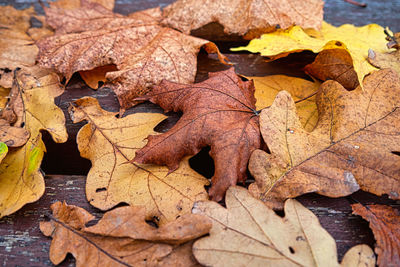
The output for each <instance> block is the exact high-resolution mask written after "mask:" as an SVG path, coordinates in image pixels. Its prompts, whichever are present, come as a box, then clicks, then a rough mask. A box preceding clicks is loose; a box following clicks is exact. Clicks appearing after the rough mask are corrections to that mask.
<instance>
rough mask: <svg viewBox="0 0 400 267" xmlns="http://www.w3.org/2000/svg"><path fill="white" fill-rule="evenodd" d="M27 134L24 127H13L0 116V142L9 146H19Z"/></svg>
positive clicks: (27, 136) (27, 137) (24, 141)
mask: <svg viewBox="0 0 400 267" xmlns="http://www.w3.org/2000/svg"><path fill="white" fill-rule="evenodd" d="M29 136H30V133H29V132H28V131H27V130H26V129H24V128H20V127H13V126H11V125H10V123H9V122H8V121H6V120H5V119H1V118H0V143H5V144H6V145H7V146H9V147H19V146H23V145H24V144H25V143H26V142H27V141H28V139H29ZM0 157H1V156H0Z"/></svg>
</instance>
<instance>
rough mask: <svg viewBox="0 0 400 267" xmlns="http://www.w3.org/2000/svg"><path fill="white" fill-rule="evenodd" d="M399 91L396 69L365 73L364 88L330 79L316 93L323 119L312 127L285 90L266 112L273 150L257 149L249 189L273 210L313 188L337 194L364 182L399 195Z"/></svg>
mask: <svg viewBox="0 0 400 267" xmlns="http://www.w3.org/2000/svg"><path fill="white" fill-rule="evenodd" d="M399 92H400V84H399V78H398V76H397V74H396V73H395V72H394V71H392V70H381V71H377V72H373V73H372V74H371V75H369V76H367V77H366V78H365V80H364V90H362V89H361V87H357V89H355V90H354V91H351V92H349V91H347V90H346V89H344V88H343V87H342V86H341V85H340V84H339V83H337V82H335V81H327V82H325V83H324V84H322V86H321V87H320V90H319V92H318V94H317V106H318V111H319V121H318V124H317V126H316V128H315V129H314V130H313V131H312V132H310V133H309V132H307V131H305V130H304V129H303V127H302V125H301V123H300V121H299V118H298V117H297V114H296V108H295V105H294V102H293V99H292V98H291V97H290V95H289V94H288V93H287V92H284V91H283V92H280V93H279V94H278V96H277V97H276V99H275V101H274V104H273V105H272V106H271V107H270V108H269V109H266V110H263V111H262V112H261V118H260V124H261V133H262V136H263V138H264V141H265V142H266V144H267V145H268V148H269V149H270V151H271V154H267V153H266V152H264V151H261V150H257V151H255V152H254V153H253V154H252V156H251V158H250V163H249V169H250V172H251V173H252V174H253V176H254V178H255V180H256V183H253V184H251V185H250V187H249V190H250V191H251V193H252V194H253V195H254V196H256V197H259V198H260V199H262V200H263V201H265V202H266V204H267V205H268V206H270V207H274V208H281V207H282V204H283V202H284V200H285V199H287V198H294V197H296V196H299V195H302V194H305V193H309V192H316V193H318V194H321V195H325V196H329V197H340V196H346V195H349V194H351V193H353V192H355V191H357V190H358V189H360V188H361V189H362V190H364V191H367V192H371V193H374V194H376V195H382V194H388V195H389V197H390V198H393V199H399V198H400V161H399V158H398V156H397V155H395V154H394V153H392V152H393V151H400V146H399V144H400V139H399V138H400V136H399V133H398V127H399V126H398V123H399V119H400V117H399V116H400V109H399V106H400V94H399ZM355 103H357V104H355Z"/></svg>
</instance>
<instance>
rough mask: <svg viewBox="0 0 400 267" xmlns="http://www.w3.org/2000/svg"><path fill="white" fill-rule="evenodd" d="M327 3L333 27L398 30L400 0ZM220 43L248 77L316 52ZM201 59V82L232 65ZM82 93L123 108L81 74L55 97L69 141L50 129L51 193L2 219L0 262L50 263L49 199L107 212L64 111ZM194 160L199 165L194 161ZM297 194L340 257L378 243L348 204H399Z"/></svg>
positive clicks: (293, 69) (27, 0) (141, 1)
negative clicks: (91, 191)
mask: <svg viewBox="0 0 400 267" xmlns="http://www.w3.org/2000/svg"><path fill="white" fill-rule="evenodd" d="M43 2H44V1H43ZM171 2H173V0H147V1H146V0H132V1H129V0H117V1H116V3H117V4H116V7H115V11H116V12H120V13H123V14H128V13H131V12H134V11H137V10H140V9H146V8H151V7H155V6H158V5H160V6H162V7H163V6H165V5H167V4H169V3H171ZM326 2H327V3H326V4H325V19H326V20H327V21H328V22H330V23H332V24H334V25H340V24H343V23H352V24H356V25H363V24H368V23H378V24H381V25H382V26H389V27H390V28H391V29H392V30H393V31H400V16H398V10H400V1H388V0H384V1H372V0H371V1H364V2H366V3H367V4H368V7H367V8H359V7H355V6H352V5H350V4H348V3H345V2H344V1H343V0H329V1H326ZM0 4H12V5H14V6H16V7H18V8H26V7H28V6H29V5H31V4H34V5H35V7H36V9H37V10H39V11H40V5H39V4H38V1H37V0H0ZM219 41H220V42H218V44H219V45H220V46H221V50H222V51H223V52H225V53H227V56H228V57H229V58H230V60H231V61H232V62H233V63H234V66H235V69H236V71H237V72H238V73H240V74H243V75H247V76H261V75H267V74H281V73H286V74H287V73H290V74H291V75H295V76H303V77H304V74H303V73H302V72H301V68H302V66H304V64H306V63H307V62H309V61H310V60H312V59H313V57H314V55H312V54H311V53H306V54H301V55H293V56H291V57H290V58H289V59H282V60H280V61H279V62H274V63H265V62H264V61H263V60H262V58H261V57H260V56H258V55H251V54H244V53H238V54H229V47H231V46H237V45H238V44H239V43H227V42H221V40H219ZM198 59H199V63H198V75H197V77H196V81H201V80H204V79H205V78H206V77H207V73H208V72H212V71H218V70H223V69H226V68H227V66H224V65H221V64H220V63H219V62H218V61H217V60H216V57H215V56H212V55H211V56H209V55H207V54H205V53H201V54H200V55H199V57H198ZM85 95H87V96H95V97H97V98H98V99H99V100H100V103H101V105H102V106H103V108H105V109H107V110H110V111H118V109H119V106H118V101H117V100H116V97H115V95H114V93H113V92H112V91H110V90H109V89H108V88H102V89H100V90H98V91H93V90H91V89H89V88H88V87H87V86H85V85H84V84H83V82H82V81H81V80H80V78H79V76H78V75H76V76H75V77H74V78H73V79H72V81H71V82H70V84H69V85H68V86H67V90H66V92H65V93H64V94H63V95H62V96H60V97H59V98H58V99H57V100H56V101H57V104H58V105H59V106H60V107H61V108H62V109H63V110H64V112H65V113H66V118H67V128H68V133H69V141H68V142H67V143H66V144H55V143H53V142H52V141H51V139H50V137H49V136H48V135H46V134H45V143H46V146H47V149H48V153H47V155H46V157H45V160H44V162H43V164H42V169H43V170H44V171H45V172H46V173H47V174H52V175H48V176H46V179H45V180H46V192H45V195H44V196H43V197H42V198H41V199H40V200H39V201H38V202H36V203H32V204H28V205H26V206H25V207H24V208H22V209H21V210H20V211H18V212H17V213H15V214H13V215H11V216H8V217H5V218H3V219H0V266H52V264H51V262H50V261H49V257H48V252H49V246H50V239H49V238H47V237H45V236H43V235H42V234H41V233H40V230H39V221H40V220H45V215H46V214H49V213H50V209H49V206H50V205H51V203H53V202H55V201H64V200H65V201H67V203H68V204H75V205H79V206H81V207H83V208H85V209H87V210H88V211H90V212H92V213H94V214H96V216H97V217H100V216H101V214H102V213H101V211H99V210H97V209H95V208H93V207H91V206H90V205H89V203H88V202H87V201H86V198H85V190H84V188H85V176H84V175H85V174H86V173H87V172H88V170H89V168H90V162H89V161H88V160H85V159H82V158H81V157H80V156H79V152H78V151H77V148H76V143H75V137H76V134H77V132H78V130H79V129H80V128H81V127H82V125H83V124H84V123H79V124H75V125H74V124H72V122H71V120H70V118H69V116H68V114H67V108H68V105H69V103H70V102H71V101H73V100H75V99H78V98H80V97H82V96H85ZM134 112H162V110H161V109H160V108H159V107H157V106H155V105H152V104H149V103H144V104H141V105H139V106H137V107H135V108H133V109H131V110H128V111H127V114H130V113H134ZM178 117H179V116H178V115H176V114H172V115H171V116H170V117H169V118H168V119H167V121H166V122H164V123H163V124H162V125H161V126H160V127H158V130H160V131H163V130H166V129H168V127H170V126H171V125H172V124H173V123H174V122H175V121H176V119H177V118H178ZM196 158H197V159H198V160H197V162H198V161H199V160H209V158H208V157H207V153H206V152H205V151H203V152H202V154H201V155H200V156H197V157H196ZM194 165H196V161H195V162H194ZM197 165H204V164H197ZM196 169H197V170H198V171H200V172H202V173H204V174H205V175H206V176H208V177H209V176H210V175H211V173H212V170H210V169H209V168H208V169H204V168H203V169H202V168H200V167H197V168H196ZM55 174H58V175H55ZM59 174H61V175H59ZM299 200H300V201H301V202H302V203H303V204H304V205H305V206H306V207H308V208H310V209H311V210H312V211H313V212H314V213H315V214H316V215H317V216H318V218H319V219H320V221H321V224H322V226H323V227H324V228H326V229H327V230H328V232H329V233H330V234H331V235H332V236H333V237H334V238H335V240H336V243H337V247H338V254H339V258H342V256H343V255H344V253H345V252H346V251H347V250H348V249H349V248H350V247H352V246H354V245H356V244H361V243H366V244H368V245H370V246H373V245H374V239H373V235H372V232H371V231H370V230H369V228H368V224H367V222H365V221H364V220H362V219H361V218H360V217H358V216H354V215H351V208H350V203H351V202H354V201H359V202H361V203H362V204H371V203H380V204H388V205H391V206H393V207H396V208H400V202H397V203H396V202H395V201H391V200H388V199H387V198H381V197H376V196H373V195H371V194H367V193H363V192H357V193H355V194H353V195H352V196H351V197H347V198H338V199H329V198H325V197H321V196H318V195H315V194H309V195H306V196H302V197H300V198H299ZM61 266H74V259H73V258H72V256H69V257H68V258H67V260H66V261H64V262H63V263H62V264H61Z"/></svg>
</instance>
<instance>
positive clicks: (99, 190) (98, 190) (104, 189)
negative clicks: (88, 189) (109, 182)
mask: <svg viewBox="0 0 400 267" xmlns="http://www.w3.org/2000/svg"><path fill="white" fill-rule="evenodd" d="M103 191H107V188H105V187H102V188H97V189H96V193H99V192H103Z"/></svg>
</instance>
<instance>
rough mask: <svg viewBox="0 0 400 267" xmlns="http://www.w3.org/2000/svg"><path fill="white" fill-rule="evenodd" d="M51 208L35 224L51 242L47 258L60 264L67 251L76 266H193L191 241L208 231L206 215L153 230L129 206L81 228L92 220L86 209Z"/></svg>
mask: <svg viewBox="0 0 400 267" xmlns="http://www.w3.org/2000/svg"><path fill="white" fill-rule="evenodd" d="M51 209H52V210H53V216H52V217H51V220H50V221H49V222H40V230H41V231H42V233H43V234H44V235H46V236H51V237H52V238H53V240H52V243H51V246H50V260H51V261H52V263H53V264H60V263H61V262H62V261H63V260H64V259H65V257H66V256H67V253H71V254H72V255H73V256H74V257H75V259H76V266H77V267H80V266H85V267H91V266H93V267H94V266H100V265H101V266H104V267H115V266H182V267H184V266H197V265H198V264H197V262H196V261H195V259H194V258H193V256H192V252H191V250H190V248H191V244H192V241H191V240H194V239H196V238H198V237H200V236H202V235H204V234H206V233H208V231H209V229H210V228H211V223H210V221H209V219H208V218H207V217H205V216H201V215H195V214H186V215H184V216H182V217H180V218H178V219H177V220H175V221H172V222H170V223H168V224H166V225H163V226H160V227H159V228H155V227H152V226H150V225H149V224H147V223H146V221H145V214H146V212H145V210H144V209H143V208H141V207H133V206H128V207H120V208H117V209H114V210H112V211H109V212H108V213H106V214H105V215H104V216H103V218H102V219H100V221H99V222H98V223H97V224H96V225H94V226H91V227H86V226H85V225H86V224H87V223H88V222H89V221H91V220H93V219H94V216H92V215H91V214H90V213H88V212H87V211H86V210H84V209H82V208H79V207H77V206H73V205H71V206H70V205H67V204H66V203H61V202H56V203H54V204H53V205H52V206H51ZM169 264H170V265H169Z"/></svg>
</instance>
